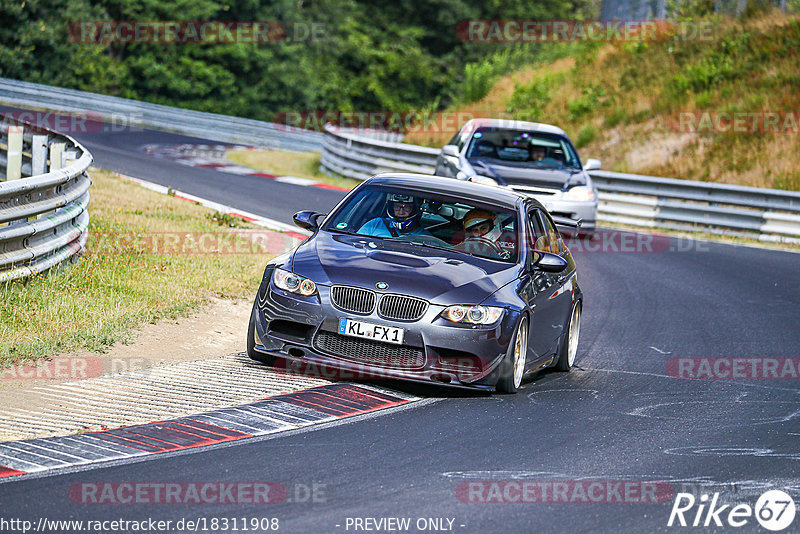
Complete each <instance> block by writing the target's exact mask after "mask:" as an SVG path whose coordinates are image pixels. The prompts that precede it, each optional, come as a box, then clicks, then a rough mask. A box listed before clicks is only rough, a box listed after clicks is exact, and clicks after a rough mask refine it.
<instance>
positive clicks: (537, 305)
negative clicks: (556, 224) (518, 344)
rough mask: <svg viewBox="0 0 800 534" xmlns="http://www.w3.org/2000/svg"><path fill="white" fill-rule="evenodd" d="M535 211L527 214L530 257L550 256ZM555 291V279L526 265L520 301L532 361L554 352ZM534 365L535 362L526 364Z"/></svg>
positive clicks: (557, 330) (556, 333)
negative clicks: (526, 310)
mask: <svg viewBox="0 0 800 534" xmlns="http://www.w3.org/2000/svg"><path fill="white" fill-rule="evenodd" d="M539 211H540V210H539V209H538V208H530V209H528V211H527V219H528V228H527V233H528V238H527V246H528V247H529V248H528V250H529V254H528V255H529V256H536V254H537V253H538V252H542V251H543V252H549V251H550V250H549V248H550V247H549V242H546V239H547V234H546V232H545V229H544V226H543V224H542V219H541V218H540V216H539ZM537 246H538V247H547V250H537ZM557 291H558V276H557V275H556V274H554V273H546V272H544V271H541V270H539V269H537V268H536V267H535V266H533V265H532V264H531V263H529V267H528V271H527V273H526V279H525V281H524V283H523V286H522V297H523V299H524V300H526V302H527V303H528V307H529V309H530V310H531V312H532V313H531V317H532V319H531V326H530V339H529V343H528V346H529V347H530V348H531V349H532V351H533V353H534V354H535V356H534V359H535V360H539V359H543V358H545V357H548V356H550V355H551V354H553V352H554V351H555V344H556V340H557V339H558V336H559V335H560V334H561V328H562V326H559V325H558V316H559V311H558V308H559V301H558V298H557V297H558V296H556V298H551V297H552V295H553V294H555V293H556V292H557ZM529 363H534V362H529Z"/></svg>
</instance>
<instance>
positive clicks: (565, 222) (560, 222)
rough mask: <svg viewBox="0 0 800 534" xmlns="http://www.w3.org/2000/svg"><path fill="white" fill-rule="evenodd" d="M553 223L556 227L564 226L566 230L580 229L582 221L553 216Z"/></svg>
mask: <svg viewBox="0 0 800 534" xmlns="http://www.w3.org/2000/svg"><path fill="white" fill-rule="evenodd" d="M553 222H554V223H556V226H564V227H566V228H580V226H581V223H582V222H583V220H582V219H570V218H569V217H557V216H553Z"/></svg>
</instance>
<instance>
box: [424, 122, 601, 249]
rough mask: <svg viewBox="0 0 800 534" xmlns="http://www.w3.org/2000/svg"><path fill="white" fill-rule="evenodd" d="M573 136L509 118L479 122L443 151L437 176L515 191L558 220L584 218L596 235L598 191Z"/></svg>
mask: <svg viewBox="0 0 800 534" xmlns="http://www.w3.org/2000/svg"><path fill="white" fill-rule="evenodd" d="M600 167H601V163H600V161H598V160H596V159H590V160H587V162H586V164H585V165H584V164H582V163H581V160H580V157H579V156H578V152H577V150H575V146H574V145H573V144H572V141H570V138H569V136H567V134H566V133H565V132H564V130H562V129H561V128H558V127H556V126H551V125H549V124H540V123H536V122H523V121H511V120H504V119H473V120H471V121H469V122H467V123H466V124H464V126H462V127H461V130H459V132H458V133H457V134H456V135H455V136H454V137H453V138H452V139H451V140H450V142H449V143H448V144H447V145H445V146H444V147H443V148H442V151H441V152H440V154H439V157H438V158H437V160H436V170H435V171H434V174H436V175H437V176H447V177H451V178H458V179H460V180H470V181H473V182H478V183H485V184H491V185H499V186H505V187H510V188H511V189H513V190H515V191H517V192H519V193H523V194H526V195H529V196H532V197H534V198H536V200H538V201H539V202H541V203H542V204H544V206H545V207H546V208H547V210H548V211H549V212H550V213H551V214H552V215H554V216H559V217H566V218H569V219H581V220H582V221H583V222H582V223H581V227H580V228H581V229H580V232H581V233H582V234H586V235H592V234H593V233H594V229H595V224H596V221H597V189H596V188H595V186H594V184H593V183H592V178H591V177H590V176H589V173H588V172H587V171H590V170H597V169H600Z"/></svg>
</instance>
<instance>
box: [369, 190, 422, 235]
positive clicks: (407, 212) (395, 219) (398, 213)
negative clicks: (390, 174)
mask: <svg viewBox="0 0 800 534" xmlns="http://www.w3.org/2000/svg"><path fill="white" fill-rule="evenodd" d="M384 213H385V214H386V216H385V217H375V218H374V219H372V220H370V221H367V222H366V223H365V224H364V226H362V227H361V229H360V230H359V231H358V233H359V234H365V235H371V236H375V237H400V236H401V235H424V236H430V237H433V235H432V234H431V233H430V232H429V231H427V230H426V229H425V228H423V227H422V224H421V220H422V207H421V203H420V201H419V199H417V198H416V197H414V196H412V195H403V194H399V193H389V194H387V195H386V208H385V210H384Z"/></svg>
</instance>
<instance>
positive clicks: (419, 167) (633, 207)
mask: <svg viewBox="0 0 800 534" xmlns="http://www.w3.org/2000/svg"><path fill="white" fill-rule="evenodd" d="M438 154H439V150H438V149H435V148H427V147H421V146H416V145H408V144H404V143H391V142H387V141H378V140H375V139H371V138H369V137H366V136H362V135H356V134H353V133H352V132H342V131H337V130H335V129H333V128H330V127H326V132H325V139H324V141H323V143H322V157H321V160H320V162H321V165H322V170H323V171H325V172H328V173H334V174H339V175H342V176H348V177H350V178H356V179H359V180H364V179H366V178H368V177H369V176H372V175H373V174H376V173H378V172H385V171H389V172H391V171H395V172H420V173H424V174H432V173H433V170H434V167H435V165H436V157H437V155H438ZM590 174H591V176H592V179H593V180H594V183H595V185H596V186H597V189H598V196H599V206H598V214H597V215H598V221H599V222H601V223H602V222H607V223H609V222H610V223H620V224H626V225H633V226H643V227H650V228H667V229H675V230H689V231H711V232H718V233H728V234H730V233H736V234H741V235H746V236H754V237H757V238H758V239H760V240H762V241H797V238H798V237H800V193H797V192H794V191H782V190H778V189H764V188H758V187H745V186H737V185H728V184H716V183H712V182H697V181H692V180H678V179H674V178H660V177H657V176H642V175H637V174H625V173H619V172H609V171H591V172H590Z"/></svg>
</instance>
